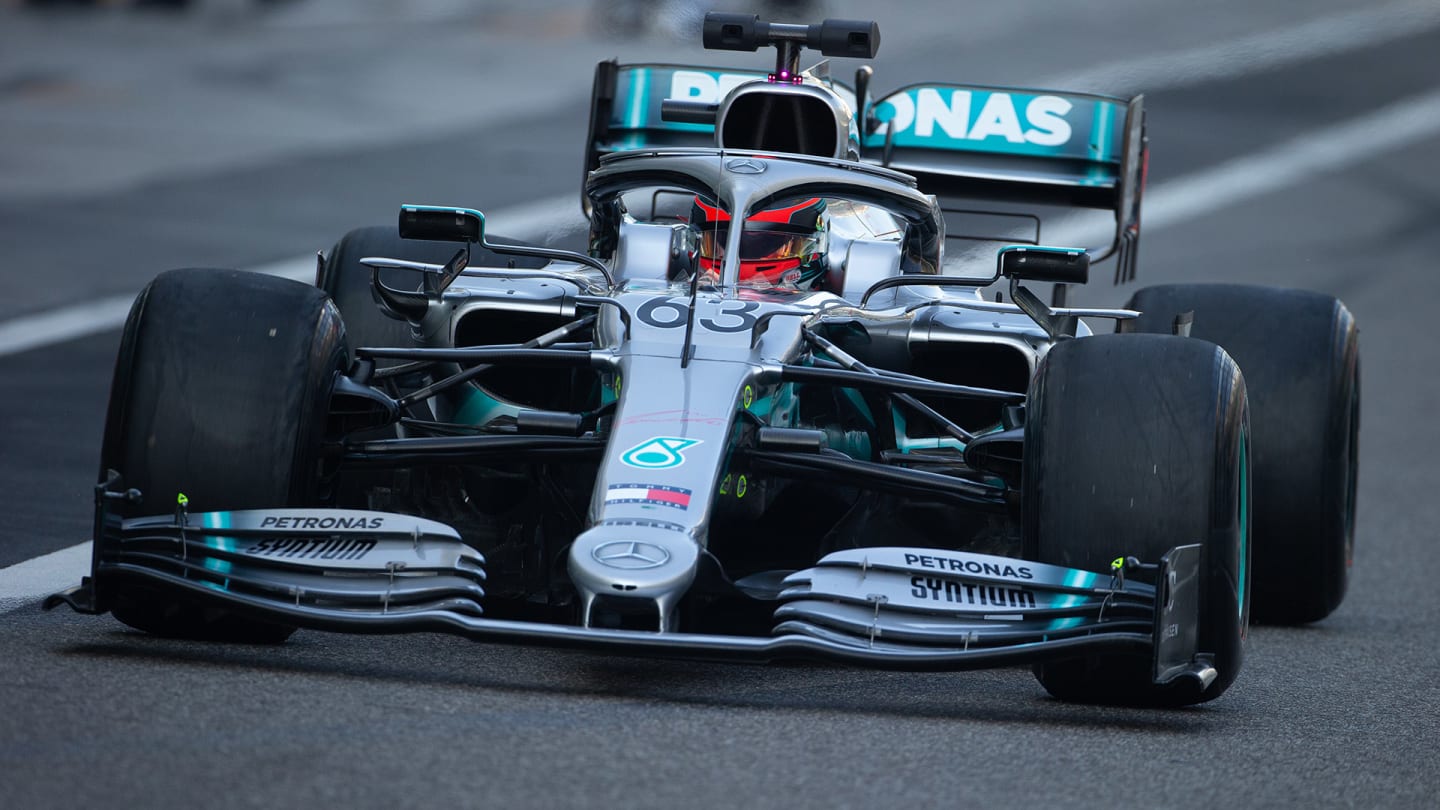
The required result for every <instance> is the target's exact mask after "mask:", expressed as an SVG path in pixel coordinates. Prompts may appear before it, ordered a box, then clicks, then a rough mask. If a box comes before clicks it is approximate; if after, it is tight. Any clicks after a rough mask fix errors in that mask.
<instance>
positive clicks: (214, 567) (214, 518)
mask: <svg viewBox="0 0 1440 810" xmlns="http://www.w3.org/2000/svg"><path fill="white" fill-rule="evenodd" d="M201 525H203V526H204V527H205V528H207V529H219V530H221V531H224V530H225V529H228V528H230V513H229V512H206V513H205V517H204V519H203V520H202V521H201ZM206 545H213V546H214V547H215V548H218V549H220V550H221V551H232V552H233V551H235V549H236V548H237V545H236V542H235V538H233V537H218V536H211V537H209V538H207V539H206ZM205 567H206V568H209V569H210V570H211V571H214V572H215V573H217V574H222V575H226V576H228V575H229V574H230V561H229V560H217V559H214V558H213V557H212V558H209V559H207V560H205ZM229 586H230V582H229V580H226V582H225V587H227V588H228V587H229Z"/></svg>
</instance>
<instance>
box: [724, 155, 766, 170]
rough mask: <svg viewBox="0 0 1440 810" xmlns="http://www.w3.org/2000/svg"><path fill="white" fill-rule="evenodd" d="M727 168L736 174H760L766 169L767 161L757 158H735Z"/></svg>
mask: <svg viewBox="0 0 1440 810" xmlns="http://www.w3.org/2000/svg"><path fill="white" fill-rule="evenodd" d="M725 168H726V169H728V170H730V171H732V172H734V173H736V174H759V173H761V172H763V171H765V161H763V160H756V159H755V158H735V159H734V160H732V161H729V162H728V163H726V164H725Z"/></svg>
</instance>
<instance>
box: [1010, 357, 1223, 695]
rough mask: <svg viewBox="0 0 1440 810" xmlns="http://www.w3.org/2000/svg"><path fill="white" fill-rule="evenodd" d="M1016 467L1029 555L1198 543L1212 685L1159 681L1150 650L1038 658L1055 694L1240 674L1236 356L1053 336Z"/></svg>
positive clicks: (1202, 623) (1070, 555)
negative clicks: (1213, 672)
mask: <svg viewBox="0 0 1440 810" xmlns="http://www.w3.org/2000/svg"><path fill="white" fill-rule="evenodd" d="M1026 411H1027V413H1026V419H1025V454H1024V463H1023V468H1022V478H1023V485H1022V486H1023V489H1022V491H1023V492H1024V497H1023V500H1022V531H1023V537H1024V544H1025V551H1026V556H1027V557H1029V558H1031V559H1035V560H1037V561H1040V562H1046V563H1052V564H1056V565H1063V566H1067V567H1070V568H1078V569H1082V570H1086V571H1095V572H1100V573H1104V572H1107V571H1108V570H1109V564H1110V561H1111V560H1113V559H1115V558H1116V557H1121V556H1133V557H1137V558H1139V559H1140V560H1141V561H1142V562H1148V563H1155V562H1159V560H1160V557H1161V555H1162V554H1164V553H1165V552H1166V551H1168V550H1169V549H1170V548H1172V547H1174V546H1179V545H1186V544H1191V543H1199V544H1200V545H1201V561H1200V582H1201V587H1200V613H1199V626H1198V628H1197V630H1198V639H1199V645H1198V649H1199V652H1200V653H1201V654H1208V655H1210V656H1211V659H1212V665H1213V666H1214V668H1215V669H1216V671H1217V672H1218V677H1216V679H1215V680H1214V681H1212V682H1211V683H1210V685H1209V686H1208V687H1206V688H1203V689H1202V688H1200V686H1199V683H1198V682H1197V681H1193V680H1191V679H1188V678H1184V679H1181V680H1179V681H1176V682H1173V683H1171V684H1169V685H1166V686H1157V685H1155V684H1154V683H1153V675H1152V668H1153V664H1152V661H1151V658H1150V657H1149V656H1148V655H1133V656H1132V655H1123V654H1107V655H1094V656H1087V657H1083V658H1075V659H1067V660H1062V661H1055V662H1048V663H1044V664H1040V665H1037V666H1036V667H1035V674H1036V676H1037V677H1038V678H1039V680H1040V683H1041V684H1042V685H1043V686H1044V687H1045V689H1046V690H1047V691H1049V692H1050V693H1051V694H1052V695H1054V696H1056V697H1058V698H1061V699H1063V700H1070V701H1077V702H1086V703H1111V704H1125V705H1138V706H1184V705H1189V704H1193V703H1201V702H1204V701H1208V700H1212V699H1214V698H1216V697H1218V696H1219V695H1220V694H1222V693H1223V692H1224V691H1225V690H1226V689H1227V688H1229V686H1230V684H1231V683H1233V682H1234V680H1235V677H1236V675H1238V674H1239V671H1240V666H1241V663H1242V640H1243V638H1244V636H1245V633H1246V627H1247V622H1248V599H1247V593H1246V586H1247V578H1246V567H1247V554H1248V551H1249V544H1248V543H1247V525H1246V524H1247V518H1248V515H1247V507H1248V493H1247V488H1248V480H1247V479H1248V472H1247V470H1248V459H1247V444H1248V437H1247V431H1248V418H1247V412H1246V396H1245V380H1244V378H1243V377H1242V376H1241V374H1240V370H1239V367H1238V366H1236V364H1235V362H1234V361H1233V360H1231V359H1230V357H1229V355H1227V354H1226V353H1225V352H1224V351H1223V350H1222V349H1220V348H1219V347H1218V346H1216V345H1214V344H1213V343H1207V342H1205V341H1200V340H1193V339H1190V338H1182V337H1173V336H1168V335H1100V336H1096V337H1086V338H1080V339H1077V340H1068V341H1063V342H1061V343H1059V344H1057V345H1056V346H1055V347H1054V348H1052V349H1051V350H1050V352H1049V354H1048V355H1047V356H1046V357H1045V359H1044V361H1043V362H1042V363H1041V366H1040V369H1039V371H1038V372H1037V373H1036V376H1035V379H1034V381H1033V382H1032V384H1031V388H1030V393H1029V399H1028V404H1027V406H1026Z"/></svg>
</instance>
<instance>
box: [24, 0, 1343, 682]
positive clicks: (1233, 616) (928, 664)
mask: <svg viewBox="0 0 1440 810" xmlns="http://www.w3.org/2000/svg"><path fill="white" fill-rule="evenodd" d="M704 39H705V45H706V46H707V47H711V48H724V49H731V50H745V51H754V50H756V49H758V48H761V47H767V48H769V47H773V48H774V49H775V52H776V59H775V64H774V69H773V71H768V72H759V73H744V72H741V73H737V72H734V71H728V70H718V69H710V68H701V67H687V66H677V65H654V64H645V65H619V64H616V63H613V62H606V63H602V64H601V65H600V66H599V67H598V69H597V71H596V75H595V91H594V100H593V104H592V114H591V118H590V127H589V132H588V134H587V139H586V147H585V149H586V161H587V171H586V176H585V180H584V189H583V194H582V204H583V207H584V209H585V211H586V213H587V215H588V217H589V220H590V225H591V227H590V233H589V241H588V247H587V249H586V250H585V251H584V252H575V251H570V250H562V249H558V248H554V247H542V246H537V245H530V244H524V243H519V242H516V241H514V240H509V239H505V238H503V237H499V236H495V235H492V234H490V233H488V232H487V229H486V223H485V217H484V215H483V214H482V213H481V212H479V211H475V210H471V209H467V208H459V207H453V206H434V205H405V206H402V208H401V210H400V217H399V226H398V229H397V228H395V227H384V228H363V229H359V230H356V231H353V232H351V233H350V234H348V235H346V236H345V237H344V238H342V239H341V240H340V241H339V243H338V244H337V245H336V246H335V248H334V249H333V250H331V251H330V252H329V253H328V254H326V255H323V256H322V257H321V259H320V262H319V267H318V273H317V278H316V284H315V285H314V286H311V285H307V284H301V283H298V282H292V281H287V280H283V279H277V278H272V277H267V276H260V275H255V274H247V273H239V272H230V271H222V270H198V269H192V270H176V271H171V272H168V273H165V274H162V275H160V276H159V277H157V278H156V279H155V280H154V281H153V282H152V283H151V284H150V285H149V286H148V287H147V288H146V289H145V290H144V291H143V292H142V293H141V294H140V296H139V298H138V299H137V301H136V303H135V306H134V308H133V310H132V312H131V314H130V318H129V320H128V322H127V323H126V326H125V331H124V336H123V339H122V344H121V348H120V352H119V357H118V359H117V362H116V369H115V377H114V384H113V388H112V392H111V399H110V406H109V413H108V419H107V424H106V430H105V439H104V448H103V452H102V458H101V465H100V466H101V475H100V481H99V483H98V485H97V487H96V509H95V526H94V533H95V534H94V537H95V544H94V548H95V553H94V562H93V570H92V572H91V575H90V576H89V577H88V578H87V579H86V580H85V582H84V583H83V584H82V585H81V586H79V587H77V588H75V589H72V590H70V591H68V592H66V593H63V594H59V595H57V596H55V597H52V598H51V600H50V601H49V604H50V605H51V606H53V605H55V604H59V603H61V602H64V603H68V604H69V605H71V606H72V607H74V608H76V609H77V610H80V611H82V612H89V613H103V612H111V613H113V614H114V615H115V616H116V617H117V618H119V619H120V620H121V621H123V622H125V623H126V624H128V625H130V626H132V627H136V628H139V629H141V630H144V631H148V632H152V633H158V634H164V635H172V636H182V637H198V638H210V639H239V640H250V641H280V640H283V639H284V638H285V637H286V636H288V635H289V634H290V633H291V632H292V631H293V630H294V628H297V627H305V628H315V629H320V630H332V631H344V632H360V633H397V632H410V631H429V632H446V633H455V634H460V635H464V636H467V637H471V638H474V639H477V640H484V641H496V642H516V643H529V644H550V645H564V646H571V647H583V648H588V649H593V650H596V651H611V652H615V653H623V654H647V655H694V656H701V657H707V658H727V659H738V660H749V661H769V660H775V659H783V658H819V659H829V660H832V661H837V662H843V663H848V664H854V665H865V666H876V667H889V668H897V669H932V670H933V669H970V668H977V667H989V666H997V665H1012V664H1017V663H1026V664H1033V665H1034V668H1035V672H1036V674H1037V676H1038V677H1039V679H1040V682H1041V683H1042V684H1043V685H1044V687H1045V688H1046V689H1047V690H1049V691H1050V692H1051V693H1053V694H1054V695H1056V696H1059V697H1061V698H1064V699H1070V700H1081V701H1100V702H1119V703H1129V704H1142V705H1183V704H1191V703H1197V702H1202V701H1206V700H1210V699H1212V698H1214V697H1216V696H1218V695H1220V694H1221V693H1223V692H1224V691H1225V689H1226V688H1227V687H1228V686H1229V685H1230V684H1231V683H1232V682H1233V681H1234V680H1235V678H1236V676H1237V674H1238V673H1239V671H1240V666H1241V660H1242V648H1243V641H1244V638H1245V635H1246V631H1247V626H1248V623H1249V620H1250V613H1251V594H1252V593H1253V594H1254V596H1255V610H1256V613H1257V617H1260V618H1266V619H1269V620H1273V621H1290V622H1296V621H1309V620H1313V619H1317V618H1320V617H1322V616H1324V615H1326V614H1327V613H1329V612H1330V611H1331V610H1333V609H1334V608H1335V607H1336V606H1337V605H1338V604H1339V602H1340V600H1341V598H1342V596H1343V594H1344V589H1345V582H1346V575H1347V573H1346V572H1347V567H1348V564H1349V558H1350V550H1351V542H1352V541H1351V538H1352V536H1353V525H1354V524H1353V515H1354V491H1355V462H1356V447H1355V435H1356V425H1357V419H1358V390H1359V389H1358V385H1357V375H1358V360H1357V356H1358V350H1357V344H1356V330H1355V324H1354V321H1353V319H1352V318H1351V317H1350V314H1349V312H1348V311H1347V310H1346V309H1345V307H1344V306H1343V305H1342V304H1341V303H1340V302H1338V301H1337V300H1335V299H1333V298H1330V297H1328V296H1322V295H1317V294H1312V293H1307V292H1302V291H1295V290H1274V289H1264V288H1248V287H1234V286H1203V285H1170V286H1164V287H1152V288H1149V289H1146V290H1142V291H1140V292H1139V293H1136V294H1135V296H1134V297H1133V298H1132V299H1131V303H1130V305H1129V306H1127V307H1126V308H1124V309H1083V308H1074V307H1068V306H1066V305H1065V300H1066V290H1067V289H1068V287H1069V286H1070V285H1074V284H1081V283H1085V282H1086V281H1087V280H1088V278H1089V274H1090V266H1091V264H1092V263H1095V262H1100V261H1102V260H1105V259H1111V260H1112V261H1113V264H1114V266H1115V270H1114V271H1113V278H1114V280H1115V281H1116V282H1117V283H1120V282H1127V281H1129V280H1131V279H1132V278H1133V277H1134V275H1135V269H1136V246H1137V244H1138V237H1139V221H1140V216H1139V215H1140V200H1141V190H1142V186H1143V175H1144V167H1145V162H1146V141H1145V128H1144V113H1143V106H1142V101H1141V99H1139V98H1135V99H1131V100H1122V99H1116V98H1110V97H1102V96H1094V95H1079V94H1069V93H1053V92H1046V91H1038V90H1010V89H1002V88H992V87H974V86H964V85H953V84H926V85H920V86H911V87H906V88H901V89H899V90H896V91H895V92H893V93H891V94H889V95H886V96H883V97H879V98H875V97H872V95H871V92H870V83H871V82H870V79H871V72H870V69H869V68H868V67H864V68H861V69H860V70H859V71H857V73H856V75H855V81H854V84H853V86H846V85H844V84H842V83H839V82H836V81H833V80H831V79H830V78H829V77H828V75H827V69H826V66H825V64H824V63H822V65H821V66H820V67H819V68H818V69H811V70H806V71H802V70H801V65H800V60H801V56H802V53H803V52H804V51H805V50H807V49H808V50H815V51H819V52H821V53H822V54H824V55H827V56H832V57H854V58H872V57H873V56H874V55H875V53H876V49H877V48H878V46H879V40H880V37H879V31H878V30H877V28H876V26H875V25H874V24H873V23H867V22H853V21H837V20H827V21H825V22H823V23H821V24H817V25H800V24H775V23H766V22H763V21H761V20H759V19H758V18H756V17H754V16H749V17H746V16H739V15H720V14H712V15H709V16H708V17H707V18H706V21H705V29H704ZM1061 217H1069V218H1068V219H1063V220H1062V219H1061ZM1086 217H1088V218H1089V221H1090V222H1091V225H1093V224H1094V221H1095V220H1096V219H1097V218H1098V220H1099V221H1100V222H1101V224H1102V225H1103V238H1102V239H1101V240H1100V243H1099V244H1098V245H1095V246H1093V247H1088V248H1087V247H1084V246H1076V244H1075V243H1073V242H1071V241H1070V239H1071V237H1069V236H1067V238H1066V239H1065V240H1064V242H1065V244H1062V245H1059V246H1055V245H1053V244H1046V242H1045V241H1044V240H1042V239H1041V230H1042V227H1044V228H1045V229H1046V233H1054V232H1056V229H1060V230H1059V232H1061V233H1067V234H1069V233H1072V232H1073V233H1074V234H1080V233H1081V232H1082V230H1083V229H1076V228H1072V227H1071V226H1070V225H1069V224H1066V223H1071V222H1074V221H1075V220H1076V219H1077V218H1078V219H1079V220H1081V221H1085V220H1086ZM1092 230H1093V228H1092ZM1075 238H1078V236H1077V237H1075ZM1051 241H1052V242H1053V241H1054V240H1051ZM947 248H949V260H948V261H947ZM977 267H978V268H980V269H979V270H978V272H977V270H976V268H977ZM1037 285H1046V286H1045V288H1043V289H1044V290H1048V300H1046V298H1043V297H1042V295H1041V294H1037V292H1036V290H1040V289H1042V288H1040V287H1038V286H1037ZM1101 327H1103V329H1102V328H1101ZM1092 329H1098V330H1099V331H1103V332H1106V334H1094V333H1092ZM1242 369H1243V372H1244V373H1243V374H1242ZM1247 390H1248V392H1249V393H1248V396H1247ZM1252 527H1253V529H1252Z"/></svg>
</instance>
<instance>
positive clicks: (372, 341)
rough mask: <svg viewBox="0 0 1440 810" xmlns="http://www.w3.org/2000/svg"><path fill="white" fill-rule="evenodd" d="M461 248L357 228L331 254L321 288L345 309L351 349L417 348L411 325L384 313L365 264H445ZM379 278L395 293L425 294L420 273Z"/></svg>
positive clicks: (396, 272) (393, 273)
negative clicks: (389, 261) (366, 261)
mask: <svg viewBox="0 0 1440 810" xmlns="http://www.w3.org/2000/svg"><path fill="white" fill-rule="evenodd" d="M459 249H460V246H459V245H457V244H453V243H451V242H422V241H418V240H414V239H401V238H400V234H399V233H398V232H397V231H396V230H395V228H393V227H384V226H376V227H371V228H356V229H355V230H353V231H351V232H349V233H347V234H345V235H344V236H343V237H341V238H340V241H339V242H337V243H336V244H335V247H334V248H333V249H331V251H330V255H329V256H328V257H327V258H326V260H325V268H324V270H323V272H321V274H320V278H319V279H317V284H316V286H318V287H319V288H320V289H322V290H324V291H325V294H326V295H328V296H330V300H332V301H334V302H335V306H336V307H337V308H338V309H339V310H340V315H341V316H342V317H343V318H344V320H345V331H346V334H347V335H349V338H350V345H351V346H352V347H356V348H358V347H361V346H374V347H382V346H388V347H397V348H404V347H411V346H414V345H415V338H414V336H413V335H412V332H411V326H410V324H408V323H406V322H405V321H401V320H396V319H395V318H392V317H390V316H389V315H386V314H385V312H384V311H383V310H381V309H380V304H379V302H377V301H376V300H375V293H374V291H373V289H372V287H371V284H370V275H371V271H370V268H368V267H366V266H365V265H363V264H361V263H360V260H361V259H367V258H371V257H384V258H389V259H405V260H406V261H412V262H427V263H429V264H444V263H445V262H448V261H450V257H452V256H454V255H455V251H457V250H459ZM380 279H381V281H383V282H385V284H386V285H387V286H390V287H394V288H396V289H402V290H418V289H420V281H421V278H420V274H419V273H416V272H412V271H407V270H382V271H380ZM382 364H383V363H382Z"/></svg>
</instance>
